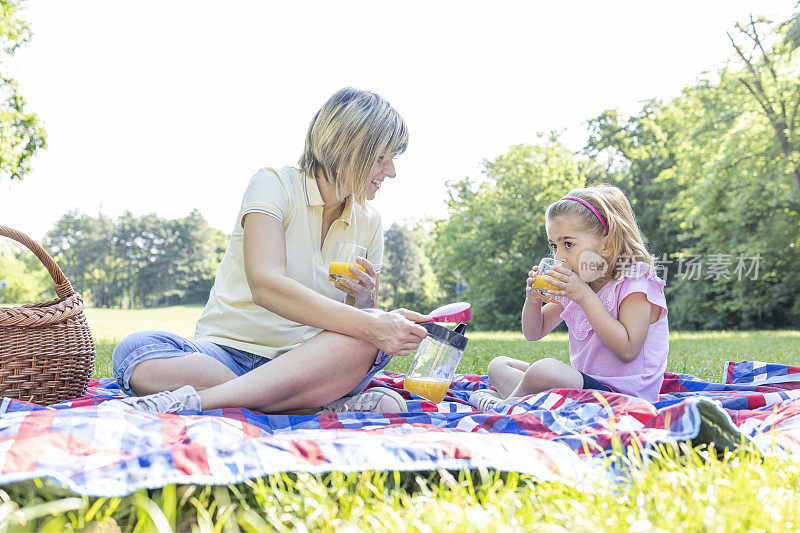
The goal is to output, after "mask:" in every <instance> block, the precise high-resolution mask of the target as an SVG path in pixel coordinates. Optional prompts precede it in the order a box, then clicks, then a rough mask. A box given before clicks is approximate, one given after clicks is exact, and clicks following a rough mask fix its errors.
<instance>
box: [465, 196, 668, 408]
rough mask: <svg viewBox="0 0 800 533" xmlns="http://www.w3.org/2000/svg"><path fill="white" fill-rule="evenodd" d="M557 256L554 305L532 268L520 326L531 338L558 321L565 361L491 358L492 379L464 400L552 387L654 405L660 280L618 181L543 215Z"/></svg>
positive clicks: (661, 338)
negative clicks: (540, 293)
mask: <svg viewBox="0 0 800 533" xmlns="http://www.w3.org/2000/svg"><path fill="white" fill-rule="evenodd" d="M545 223H546V229H547V237H548V242H549V243H550V249H551V250H552V251H553V256H554V257H555V258H556V259H558V260H560V261H563V262H564V263H565V265H566V268H565V267H556V268H555V269H554V271H551V272H549V273H548V276H549V278H550V279H548V280H547V281H548V282H549V283H551V284H552V285H553V286H556V287H558V289H559V290H554V291H550V292H551V293H552V294H556V295H559V296H561V302H560V303H547V304H544V305H542V304H543V302H542V300H541V299H539V298H537V296H536V293H533V292H532V287H531V286H532V284H533V278H534V276H535V275H536V273H537V270H538V267H533V269H532V270H531V271H530V272H529V273H528V280H527V288H526V295H525V304H524V306H523V308H522V332H523V333H524V335H525V338H526V339H528V340H531V341H536V340H539V339H541V338H543V337H544V336H545V335H547V334H548V333H550V332H551V331H552V330H553V329H554V328H555V327H556V326H557V325H558V324H560V323H561V321H562V320H564V321H565V322H566V323H567V328H568V329H569V352H570V362H571V364H570V365H566V364H564V363H562V362H560V361H557V360H556V359H550V358H546V359H541V360H539V361H536V362H534V363H527V362H525V361H520V360H518V359H512V358H510V357H503V356H500V357H497V358H495V359H493V360H492V362H491V363H489V369H488V373H489V381H490V382H491V384H492V386H493V387H494V388H495V389H497V392H495V391H492V390H490V389H482V390H479V391H476V392H474V393H473V394H472V395H471V396H470V403H471V404H472V405H473V406H475V407H477V408H479V409H481V410H488V409H491V408H493V407H497V406H498V404H499V403H501V402H502V401H503V399H506V398H517V397H521V396H526V395H529V394H536V393H538V392H541V391H544V390H547V389H553V388H570V389H595V390H601V391H607V392H619V393H623V394H628V395H631V396H638V397H640V398H642V399H645V400H647V401H656V400H657V399H658V393H659V390H660V388H661V382H662V380H663V378H664V370H665V368H666V365H667V352H668V351H669V327H668V324H667V302H666V300H665V298H664V285H665V282H664V281H662V280H661V279H659V278H658V277H657V276H656V275H655V273H654V271H653V268H652V267H651V265H650V263H651V258H650V254H649V253H648V252H647V248H646V247H645V244H644V241H643V238H642V235H641V233H640V231H639V228H638V226H637V224H636V219H635V217H634V215H633V210H632V209H631V205H630V203H629V202H628V199H627V198H626V197H625V195H624V194H623V193H622V191H621V190H620V189H618V188H617V187H612V186H607V185H602V186H596V187H587V188H585V189H575V190H572V191H570V192H569V193H568V194H567V195H566V196H564V197H563V198H561V199H560V200H558V201H557V202H554V203H552V204H550V205H549V206H548V208H547V211H546V213H545Z"/></svg>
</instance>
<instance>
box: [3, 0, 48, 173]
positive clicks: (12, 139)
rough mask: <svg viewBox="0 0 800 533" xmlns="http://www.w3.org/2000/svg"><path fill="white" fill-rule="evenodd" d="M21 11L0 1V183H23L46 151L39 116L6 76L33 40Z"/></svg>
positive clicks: (16, 4) (12, 2)
mask: <svg viewBox="0 0 800 533" xmlns="http://www.w3.org/2000/svg"><path fill="white" fill-rule="evenodd" d="M19 9H20V2H18V1H15V0H0V180H2V178H3V177H6V178H8V179H10V180H21V179H22V178H23V177H24V176H25V174H27V173H28V172H30V170H31V160H32V159H33V156H34V155H35V154H36V152H37V151H39V150H43V149H45V148H47V142H46V133H45V131H44V128H43V127H42V125H41V124H40V123H39V117H38V116H37V115H36V114H35V113H31V112H30V111H28V110H27V108H26V104H25V99H24V98H23V97H22V95H20V94H19V92H18V90H17V84H16V82H15V81H14V80H13V79H12V78H11V77H9V76H8V75H7V74H6V71H7V69H8V67H7V66H6V63H7V59H8V58H10V57H11V56H12V55H13V54H14V52H15V51H16V50H17V48H19V47H20V46H21V45H23V44H24V43H26V42H28V41H29V40H30V38H31V32H30V28H29V26H28V24H27V22H25V21H24V20H22V19H21V18H20V17H19Z"/></svg>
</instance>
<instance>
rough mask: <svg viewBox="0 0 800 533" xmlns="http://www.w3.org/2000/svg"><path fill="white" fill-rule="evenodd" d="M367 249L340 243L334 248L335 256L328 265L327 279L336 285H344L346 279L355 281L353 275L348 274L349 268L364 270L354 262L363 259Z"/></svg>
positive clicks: (348, 243) (349, 243)
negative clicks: (358, 258) (359, 258)
mask: <svg viewBox="0 0 800 533" xmlns="http://www.w3.org/2000/svg"><path fill="white" fill-rule="evenodd" d="M366 254H367V249H366V248H364V247H363V246H360V245H358V244H353V243H351V242H340V243H339V244H338V246H337V247H336V255H334V256H333V260H332V261H331V262H330V264H329V265H328V279H329V280H330V281H332V282H333V283H334V284H336V285H341V284H343V283H344V280H345V279H346V278H352V279H355V278H356V277H355V275H354V274H353V273H352V272H350V267H353V266H354V267H356V268H357V269H359V270H362V271H363V270H364V267H363V266H361V265H359V264H358V263H357V262H356V257H365V256H366Z"/></svg>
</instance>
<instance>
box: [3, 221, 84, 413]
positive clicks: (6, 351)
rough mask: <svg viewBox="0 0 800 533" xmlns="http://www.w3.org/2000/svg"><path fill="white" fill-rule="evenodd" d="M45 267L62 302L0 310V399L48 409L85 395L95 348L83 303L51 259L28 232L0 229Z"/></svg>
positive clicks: (51, 301) (57, 299)
mask: <svg viewBox="0 0 800 533" xmlns="http://www.w3.org/2000/svg"><path fill="white" fill-rule="evenodd" d="M0 236H3V237H7V238H9V239H13V240H15V241H17V242H19V243H21V244H22V245H24V246H25V247H26V248H28V249H29V250H30V251H31V252H33V253H34V254H35V255H36V257H38V258H39V261H41V262H42V264H44V266H45V268H47V271H48V272H49V273H50V276H51V277H52V278H53V282H54V283H55V291H56V295H57V296H58V298H56V299H55V300H50V301H48V302H42V303H37V304H27V305H23V306H21V307H0V396H4V397H7V398H15V399H18V400H24V401H26V402H33V403H38V404H41V405H49V404H53V403H58V402H62V401H64V400H69V399H72V398H79V397H81V396H83V395H84V394H85V393H86V386H87V385H88V383H89V378H90V377H91V376H92V370H93V369H94V356H95V347H94V340H93V339H92V333H91V331H89V324H88V323H87V322H86V316H85V315H84V314H83V310H84V308H85V304H84V303H83V298H81V296H80V294H78V293H76V292H75V291H74V290H73V289H72V285H71V284H70V282H69V280H68V279H67V277H66V276H65V275H64V273H63V272H62V271H61V269H60V268H59V267H58V265H57V264H56V262H55V261H53V258H52V257H50V256H49V255H48V254H47V252H45V251H44V249H43V248H42V247H41V246H39V245H38V244H36V243H35V242H34V241H32V240H31V239H30V238H29V237H28V236H27V235H25V234H24V233H20V232H19V231H15V230H13V229H11V228H7V227H5V226H0Z"/></svg>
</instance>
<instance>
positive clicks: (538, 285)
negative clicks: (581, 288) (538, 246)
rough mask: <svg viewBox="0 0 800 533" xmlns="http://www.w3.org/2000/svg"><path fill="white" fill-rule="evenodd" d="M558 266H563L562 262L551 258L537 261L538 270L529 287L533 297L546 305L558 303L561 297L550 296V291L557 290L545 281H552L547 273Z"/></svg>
mask: <svg viewBox="0 0 800 533" xmlns="http://www.w3.org/2000/svg"><path fill="white" fill-rule="evenodd" d="M558 266H564V262H563V261H559V260H558V259H553V258H552V257H545V258H544V259H542V260H541V261H539V270H538V271H537V272H536V275H535V276H534V277H533V285H532V286H531V288H532V290H531V292H532V293H533V295H534V296H536V297H537V298H539V299H540V300H542V301H543V302H548V303H559V302H560V301H561V296H559V295H557V294H552V293H550V291H554V290H555V291H557V290H559V288H558V287H556V286H555V285H551V284H550V283H549V282H548V281H547V280H548V279H552V278H550V277H549V276H548V275H547V272H548V271H550V270H552V269H554V268H555V267H558Z"/></svg>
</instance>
